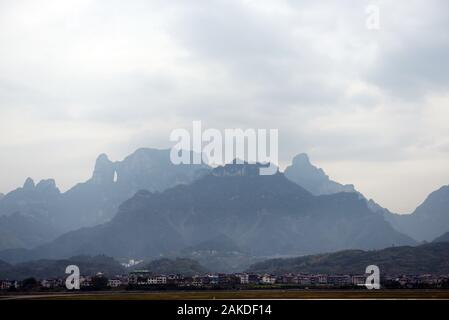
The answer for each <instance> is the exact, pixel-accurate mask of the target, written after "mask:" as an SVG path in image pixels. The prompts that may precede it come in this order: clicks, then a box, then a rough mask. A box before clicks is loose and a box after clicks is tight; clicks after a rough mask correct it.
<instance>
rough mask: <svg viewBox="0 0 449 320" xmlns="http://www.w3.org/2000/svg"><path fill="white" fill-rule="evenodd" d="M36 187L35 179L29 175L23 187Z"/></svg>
mask: <svg viewBox="0 0 449 320" xmlns="http://www.w3.org/2000/svg"><path fill="white" fill-rule="evenodd" d="M34 187H35V184H34V180H33V179H31V178H30V177H28V178H27V179H26V180H25V183H24V184H23V189H25V190H32V189H34Z"/></svg>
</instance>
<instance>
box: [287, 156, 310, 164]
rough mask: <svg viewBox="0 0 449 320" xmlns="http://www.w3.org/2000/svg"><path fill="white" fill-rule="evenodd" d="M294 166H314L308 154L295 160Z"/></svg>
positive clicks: (296, 157)
mask: <svg viewBox="0 0 449 320" xmlns="http://www.w3.org/2000/svg"><path fill="white" fill-rule="evenodd" d="M292 163H293V165H312V164H311V163H310V159H309V156H308V155H307V153H300V154H298V155H296V156H295V157H294V158H293V161H292Z"/></svg>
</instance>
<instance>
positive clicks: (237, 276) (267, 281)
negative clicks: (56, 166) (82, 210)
mask: <svg viewBox="0 0 449 320" xmlns="http://www.w3.org/2000/svg"><path fill="white" fill-rule="evenodd" d="M366 279H367V276H366V275H327V274H291V273H288V274H284V275H280V276H279V275H271V274H252V273H234V274H224V273H209V274H204V275H194V276H183V275H179V274H170V275H162V274H160V275H157V274H153V273H152V272H150V271H148V270H136V271H133V272H130V273H129V274H127V275H117V276H114V277H109V278H108V277H106V276H105V275H104V274H102V273H97V274H96V275H95V276H81V277H80V290H81V291H83V290H84V291H90V290H203V289H204V290H207V289H226V290H229V289H232V290H239V289H289V288H290V289H357V288H359V289H365V282H366ZM65 281H66V278H65V277H60V278H51V279H34V278H28V279H24V280H21V281H18V280H9V279H6V280H0V290H1V291H3V292H14V291H17V292H22V291H65V290H67V289H66V286H65ZM381 288H382V289H445V288H448V289H449V275H431V274H422V275H396V276H384V277H382V278H381Z"/></svg>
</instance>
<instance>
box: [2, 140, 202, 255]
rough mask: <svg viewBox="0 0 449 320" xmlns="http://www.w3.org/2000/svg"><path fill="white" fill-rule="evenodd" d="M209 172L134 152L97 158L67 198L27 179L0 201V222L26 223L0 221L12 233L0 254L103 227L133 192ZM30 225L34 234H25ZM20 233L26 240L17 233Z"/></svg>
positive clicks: (50, 184) (164, 154) (48, 184)
mask: <svg viewBox="0 0 449 320" xmlns="http://www.w3.org/2000/svg"><path fill="white" fill-rule="evenodd" d="M208 171H209V168H208V167H207V166H206V165H174V164H172V163H171V161H170V150H157V149H138V150H137V151H136V152H134V153H133V154H131V155H129V156H128V157H126V158H125V159H124V160H123V161H117V162H112V161H110V160H109V159H108V157H107V156H106V155H105V154H102V155H100V156H99V157H98V158H97V161H96V164H95V169H94V172H93V174H92V178H91V179H89V180H88V181H86V182H84V183H79V184H77V185H76V186H74V187H73V188H71V189H70V190H68V191H67V192H65V193H60V191H59V189H58V188H57V187H56V184H55V181H54V180H52V179H49V180H42V181H41V182H39V183H38V184H37V185H35V184H34V181H33V180H32V179H31V178H28V179H27V180H26V181H25V184H24V185H23V187H22V188H18V189H16V190H14V191H12V192H10V193H8V194H7V195H5V196H4V197H3V198H2V199H1V200H0V217H1V216H9V215H12V214H16V213H19V214H20V216H21V219H22V220H23V221H24V226H22V227H18V226H17V222H18V219H17V216H14V217H15V219H12V218H10V219H0V230H11V231H10V232H9V233H8V236H7V235H6V234H3V235H0V248H14V247H17V246H23V247H32V246H37V245H40V244H42V243H43V241H49V240H52V239H54V238H55V237H56V236H58V235H60V234H62V233H64V232H67V231H70V230H74V229H78V228H80V227H85V226H93V225H97V224H99V223H104V222H106V221H108V220H110V219H111V218H112V217H113V215H114V214H115V213H116V212H117V210H118V206H119V205H120V203H122V202H123V201H125V200H126V199H129V198H131V197H132V196H133V195H134V194H135V193H136V192H137V191H139V190H148V191H154V192H155V191H163V190H165V189H167V188H169V187H173V186H175V185H177V184H183V183H185V184H186V183H190V182H192V181H193V180H195V179H196V178H198V177H201V176H202V175H204V174H206V173H207V172H208ZM34 222H36V224H34V225H35V230H32V229H30V228H28V226H29V225H32V223H34ZM14 223H15V224H14ZM11 224H12V225H11ZM41 226H46V227H45V228H41ZM22 229H23V230H25V229H26V230H28V231H29V232H30V234H26V233H21V231H20V230H22ZM41 235H46V237H41ZM33 239H34V240H33Z"/></svg>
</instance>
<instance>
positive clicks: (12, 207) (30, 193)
mask: <svg viewBox="0 0 449 320" xmlns="http://www.w3.org/2000/svg"><path fill="white" fill-rule="evenodd" d="M60 195H61V193H60V191H59V189H58V188H57V187H56V183H55V181H54V180H53V179H48V180H41V181H40V182H39V183H38V184H37V185H35V183H34V181H33V179H31V178H27V179H26V181H25V183H24V184H23V186H22V187H21V188H17V189H16V190H14V191H11V192H9V193H8V194H6V195H5V196H4V197H2V198H1V199H0V215H8V214H13V213H17V212H18V213H20V214H22V215H24V216H30V217H35V218H39V219H51V216H52V215H53V211H54V203H55V202H56V201H57V199H58V198H59V196H60Z"/></svg>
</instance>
